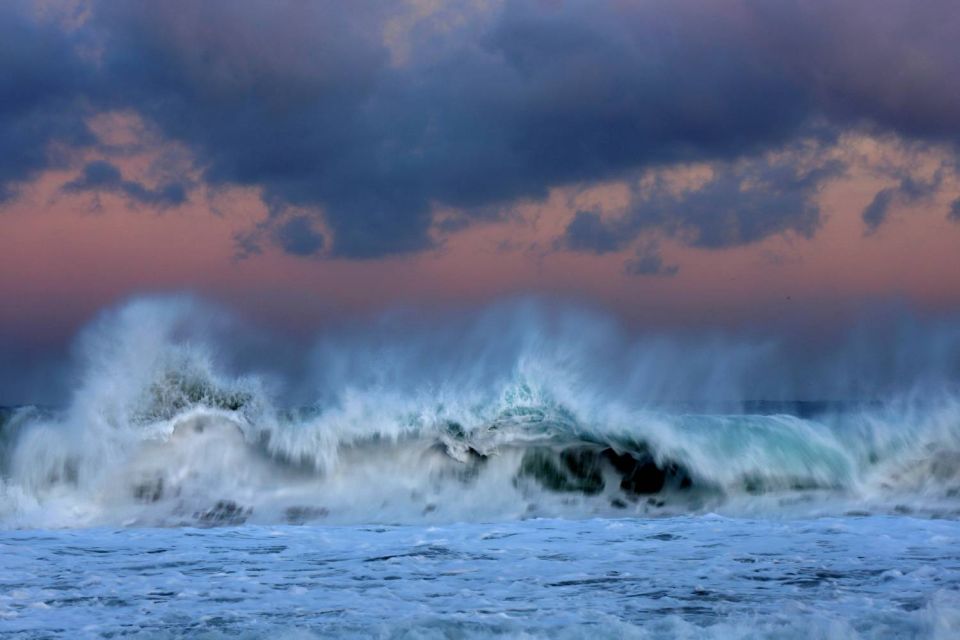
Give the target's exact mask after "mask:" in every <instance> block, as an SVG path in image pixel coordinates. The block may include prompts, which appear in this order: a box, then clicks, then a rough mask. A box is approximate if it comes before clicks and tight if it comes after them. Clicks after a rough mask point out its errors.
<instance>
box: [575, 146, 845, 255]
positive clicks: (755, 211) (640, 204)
mask: <svg viewBox="0 0 960 640" xmlns="http://www.w3.org/2000/svg"><path fill="white" fill-rule="evenodd" d="M842 170H843V166H842V165H841V164H839V163H836V162H833V161H827V162H824V163H822V164H820V165H819V166H810V167H805V166H804V165H803V163H802V162H801V161H800V160H799V159H798V158H795V157H792V156H790V155H787V156H784V157H779V158H776V159H760V160H753V161H749V162H736V163H728V164H723V165H717V166H716V167H714V168H713V173H712V175H711V176H710V177H709V178H708V179H706V180H705V181H704V182H703V183H702V184H696V185H693V186H688V187H686V188H678V187H677V186H676V185H675V184H674V183H672V182H671V181H670V180H669V179H668V178H666V177H664V176H657V177H656V178H655V179H654V180H652V181H651V182H650V183H649V184H648V183H643V182H642V183H640V184H638V185H636V186H635V187H634V194H633V197H632V199H631V203H630V206H629V208H628V210H627V211H626V212H625V213H624V214H623V215H621V216H619V217H616V218H612V219H609V220H607V221H603V220H601V218H600V217H599V216H598V215H596V214H592V213H583V212H581V213H578V214H577V215H576V216H575V217H574V219H573V220H572V221H571V222H570V223H569V224H568V225H567V228H566V229H565V231H564V234H563V237H562V238H561V242H560V244H561V246H562V247H563V248H566V249H569V250H572V251H586V252H591V253H607V252H612V251H618V250H620V249H622V248H623V247H625V246H627V245H629V244H630V243H632V242H633V241H634V240H635V239H636V238H638V237H639V236H641V235H643V234H645V233H648V232H652V231H654V230H656V231H658V232H660V233H665V234H667V235H669V236H672V237H674V238H676V239H677V240H679V241H680V242H682V243H684V244H688V245H691V246H695V247H701V248H706V249H722V248H725V247H731V246H737V245H743V244H749V243H751V242H756V241H759V240H762V239H763V238H766V237H768V236H771V235H774V234H779V233H785V232H788V231H789V232H793V233H796V234H799V235H801V236H804V237H811V236H812V235H813V234H814V232H815V231H816V230H817V228H818V227H819V225H820V209H819V207H818V206H817V204H816V200H815V197H816V195H817V194H818V193H819V191H820V189H821V187H822V186H823V185H824V183H825V182H826V181H827V180H829V179H831V178H833V177H836V176H837V175H839V174H840V173H841V171H842ZM636 262H637V261H636V260H634V261H633V263H631V264H634V266H636V264H635V263H636ZM641 263H642V264H652V263H649V262H643V261H642V260H641ZM631 268H632V267H630V266H628V269H631Z"/></svg>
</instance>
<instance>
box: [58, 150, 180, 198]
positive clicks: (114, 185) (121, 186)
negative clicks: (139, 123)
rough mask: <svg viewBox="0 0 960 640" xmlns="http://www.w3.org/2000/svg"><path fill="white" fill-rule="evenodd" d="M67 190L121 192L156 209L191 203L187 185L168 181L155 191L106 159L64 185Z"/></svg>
mask: <svg viewBox="0 0 960 640" xmlns="http://www.w3.org/2000/svg"><path fill="white" fill-rule="evenodd" d="M63 190H64V191H67V192H71V193H81V192H85V191H89V192H93V193H101V192H107V193H117V194H121V195H124V196H126V197H127V198H129V199H130V200H132V201H133V202H136V203H139V204H144V205H149V206H155V207H175V206H178V205H181V204H183V203H184V202H186V201H187V188H186V185H184V184H183V183H181V182H168V183H164V184H161V185H159V186H158V187H156V188H154V189H151V188H149V187H146V186H144V185H143V184H141V183H139V182H136V181H134V180H124V178H123V175H122V174H121V173H120V169H118V168H117V167H116V166H115V165H113V164H111V163H109V162H106V161H105V160H96V161H94V162H90V163H88V164H87V165H86V166H84V168H83V173H82V174H81V175H80V177H78V178H77V179H76V180H72V181H70V182H68V183H67V184H65V185H63Z"/></svg>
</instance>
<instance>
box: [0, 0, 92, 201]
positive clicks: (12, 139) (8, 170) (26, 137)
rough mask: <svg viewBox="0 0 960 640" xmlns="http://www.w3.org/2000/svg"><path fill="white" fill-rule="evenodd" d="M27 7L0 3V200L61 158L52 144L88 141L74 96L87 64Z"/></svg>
mask: <svg viewBox="0 0 960 640" xmlns="http://www.w3.org/2000/svg"><path fill="white" fill-rule="evenodd" d="M29 9H30V7H29V6H28V5H27V3H25V2H20V1H18V0H10V1H8V2H3V3H0V203H2V202H3V201H4V200H8V199H10V198H12V197H13V196H14V194H15V192H16V186H17V184H18V183H20V182H23V181H26V180H30V179H31V178H33V177H34V176H36V175H37V174H38V173H39V172H41V171H43V170H44V169H46V168H48V167H50V166H51V165H59V164H61V163H62V158H61V157H59V155H58V153H57V150H56V149H53V148H51V144H52V143H54V142H57V143H60V144H61V145H84V144H90V143H92V142H93V141H94V140H93V136H92V135H91V134H90V132H89V131H88V129H87V127H86V125H85V124H84V120H83V114H84V109H83V103H82V101H81V100H80V99H79V98H80V96H81V93H82V91H83V89H85V88H87V87H88V86H89V80H90V73H89V69H88V68H86V67H85V65H83V64H82V63H81V61H80V60H79V59H78V57H77V56H76V54H75V52H74V50H73V44H74V43H73V42H72V41H71V38H69V37H68V36H66V35H65V34H64V33H63V32H62V31H61V30H60V29H58V28H56V27H55V26H53V25H49V24H44V23H41V22H38V21H36V20H34V19H33V18H31V16H30V14H29Z"/></svg>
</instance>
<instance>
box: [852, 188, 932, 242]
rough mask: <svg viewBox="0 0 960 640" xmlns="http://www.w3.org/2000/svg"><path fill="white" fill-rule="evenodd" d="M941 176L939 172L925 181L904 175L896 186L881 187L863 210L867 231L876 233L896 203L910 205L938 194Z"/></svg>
mask: <svg viewBox="0 0 960 640" xmlns="http://www.w3.org/2000/svg"><path fill="white" fill-rule="evenodd" d="M940 183H941V178H940V174H939V173H938V174H937V176H936V177H934V179H933V180H931V181H928V182H924V181H921V180H916V179H914V178H912V177H911V176H903V177H902V178H901V179H900V184H898V185H897V186H895V187H887V188H885V189H881V190H880V191H878V192H877V194H876V195H875V196H874V197H873V200H871V201H870V204H868V205H867V206H866V207H865V208H864V210H863V214H862V217H863V223H864V225H866V233H867V234H868V235H869V234H872V233H874V232H875V231H876V230H877V229H878V228H879V227H880V225H882V224H883V223H884V222H885V221H886V219H887V217H888V216H889V213H890V209H891V207H893V206H894V205H898V204H899V205H910V204H914V203H917V202H919V201H921V200H923V199H925V198H930V197H932V196H933V195H935V194H936V192H937V189H939V188H940Z"/></svg>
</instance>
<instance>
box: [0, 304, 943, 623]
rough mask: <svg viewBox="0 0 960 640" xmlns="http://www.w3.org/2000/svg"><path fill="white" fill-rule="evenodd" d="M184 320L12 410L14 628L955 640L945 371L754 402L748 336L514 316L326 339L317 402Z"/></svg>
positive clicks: (312, 389) (109, 323) (141, 327)
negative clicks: (617, 335)
mask: <svg viewBox="0 0 960 640" xmlns="http://www.w3.org/2000/svg"><path fill="white" fill-rule="evenodd" d="M196 316H197V311H196V309H195V308H194V306H193V304H192V303H190V304H184V303H180V302H176V303H171V302H170V301H168V300H165V301H161V302H157V301H146V302H139V303H134V304H131V305H128V306H127V307H124V308H122V309H121V310H120V311H117V312H113V313H112V314H109V315H107V316H105V317H104V318H103V319H102V320H101V321H99V322H98V323H97V324H95V325H94V326H93V327H92V328H90V329H88V330H87V331H86V332H85V334H84V335H83V336H81V338H80V340H79V341H78V347H77V351H78V353H79V354H80V356H79V357H80V362H81V363H80V365H79V366H78V367H77V369H76V375H74V376H73V386H72V388H71V392H70V393H69V395H68V397H66V398H64V400H63V402H61V403H59V404H56V405H50V406H20V407H16V408H8V409H4V410H0V637H3V638H56V637H74V638H76V637H79V638H99V637H109V638H118V637H137V638H155V637H156V638H194V637H208V638H221V637H249V638H260V637H272V638H286V637H291V638H312V637H358V638H360V637H364V638H365V637H382V638H461V637H476V638H482V637H493V636H496V637H510V638H586V637H589V638H608V637H609V638H811V637H813V638H856V637H860V638H953V637H960V550H958V549H960V545H958V543H960V518H958V516H960V394H958V393H956V390H955V389H954V388H952V387H950V385H948V384H940V385H935V384H933V383H932V382H931V381H930V379H927V380H921V381H920V383H918V384H911V385H909V386H904V387H903V389H902V390H901V391H899V392H896V393H893V392H891V393H889V394H886V395H883V396H879V395H877V394H874V395H872V396H871V397H869V398H868V399H862V398H860V399H858V398H855V397H853V394H849V396H850V397H847V398H840V399H839V400H837V399H831V400H829V401H824V402H814V403H811V402H797V401H789V402H784V401H764V402H757V401H739V402H738V401H736V400H735V397H734V395H733V394H731V393H730V392H729V390H730V389H731V388H732V387H731V385H730V384H729V383H730V380H731V379H732V378H733V377H735V376H734V373H733V372H735V370H736V367H734V366H733V365H732V364H731V363H733V362H734V361H735V360H736V358H735V357H734V352H735V353H738V354H740V355H741V356H742V354H743V350H742V349H735V350H733V351H730V350H727V351H718V350H716V349H713V348H711V349H710V350H709V351H708V352H703V353H700V354H699V356H698V357H693V355H697V354H691V353H689V352H687V356H688V357H686V358H685V359H684V358H676V357H673V356H674V355H676V354H675V353H674V354H673V355H671V353H672V352H671V353H668V354H667V355H664V352H663V348H662V347H661V348H660V351H659V352H657V353H658V354H659V355H657V356H656V357H654V358H650V357H648V358H647V359H646V360H644V359H643V358H642V357H640V356H639V355H638V353H640V352H639V351H638V350H637V348H630V349H618V348H615V347H616V344H619V343H615V342H609V341H608V339H607V338H598V337H597V336H603V335H606V334H605V333H604V331H600V330H596V328H595V327H593V328H592V329H591V326H592V325H589V324H584V323H583V322H582V318H580V319H577V320H576V322H570V323H568V324H569V326H571V327H573V333H574V335H557V334H556V333H555V332H554V333H550V331H549V330H547V329H544V328H543V327H542V326H541V325H538V324H536V323H533V324H530V323H529V322H526V321H525V322H524V323H521V324H523V327H524V328H523V330H512V332H511V331H503V330H502V328H503V327H510V326H514V325H511V324H509V323H507V324H504V323H503V322H501V320H502V319H498V320H497V322H495V323H493V324H492V325H491V326H494V327H495V329H494V330H490V329H489V327H487V328H483V330H477V331H476V332H475V334H474V335H473V336H472V337H470V336H467V337H466V338H464V337H463V336H464V334H463V332H462V331H458V332H452V333H450V334H449V335H450V336H455V337H456V343H457V344H458V345H460V346H459V347H458V348H457V349H450V348H448V346H449V344H450V343H449V342H445V340H446V338H444V337H443V336H440V337H437V336H431V337H430V341H432V342H429V344H430V345H433V346H430V347H429V348H426V347H424V346H423V344H417V343H415V341H413V340H412V339H405V340H400V341H399V342H397V341H387V342H383V341H381V342H377V340H374V339H371V338H370V336H369V335H367V336H361V337H360V338H357V339H356V340H355V341H354V342H353V343H350V341H349V340H346V339H343V338H342V337H340V338H338V339H337V340H335V341H332V342H329V343H325V344H321V345H320V346H319V347H317V348H316V349H315V350H314V351H313V352H312V354H311V356H310V357H311V358H312V361H313V362H315V363H320V365H322V366H321V367H320V370H316V369H315V370H313V371H307V370H301V373H300V375H299V376H297V379H298V380H300V381H306V384H303V385H301V387H302V388H305V389H307V392H308V396H312V398H313V399H312V400H308V401H304V400H303V397H304V395H303V394H300V395H299V396H297V394H294V393H287V392H289V388H288V387H289V385H290V382H289V380H284V379H278V378H276V377H272V376H271V374H269V373H262V372H261V373H258V372H257V371H255V370H254V371H251V370H250V367H249V366H245V367H240V366H238V365H237V364H236V362H235V361H232V358H233V356H236V354H237V352H238V351H237V349H238V348H237V347H236V345H234V346H233V347H232V348H231V349H233V350H231V349H228V348H226V347H224V344H223V343H222V342H218V341H217V340H212V339H211V338H210V335H211V333H212V334H215V335H221V336H222V335H227V334H229V331H225V330H224V326H223V324H222V323H219V322H214V323H213V324H212V325H209V326H207V328H206V329H205V330H204V331H197V330H196V325H197V321H196ZM577 323H580V324H577ZM201 324H202V323H201ZM205 326H206V325H205ZM210 326H212V327H213V329H215V331H211V330H210ZM478 326H481V327H483V326H485V325H483V323H481V325H478ZM531 327H532V328H531ZM585 327H586V328H587V329H590V330H589V331H587V330H585ZM591 332H593V333H591ZM561 333H562V332H561ZM403 335H407V334H403ZM451 339H452V338H451ZM344 344H346V345H347V346H346V347H343V345H344ZM465 344H466V345H468V346H469V348H466V347H463V345H465ZM491 344H494V345H496V348H492V347H490V346H489V345H491ZM331 345H333V346H331ZM470 345H472V346H470ZM648 346H649V345H648ZM341 348H342V349H345V350H344V351H340V350H339V349H341ZM491 349H492V350H491ZM618 351H622V352H623V354H622V357H620V359H619V360H617V357H619V356H616V354H617V352H618ZM655 351H656V350H655ZM761 351H762V350H761ZM644 353H649V349H646V351H644ZM235 359H236V358H233V360H235ZM741 359H742V358H741ZM636 361H642V362H643V365H642V367H641V368H639V369H630V368H629V366H627V364H626V363H629V362H636ZM651 363H652V364H651ZM721 365H722V366H721ZM711 367H714V368H716V367H719V369H717V371H714V370H713V369H712V368H711ZM254 369H255V368H254ZM304 371H306V372H304ZM678 371H682V372H686V373H685V375H684V376H679V377H678V374H677V372H678ZM705 371H706V372H707V373H709V375H705V374H704V372H705ZM720 371H722V372H725V374H726V375H721V374H720V373H718V372H720ZM711 372H712V373H711ZM681 378H682V379H683V380H684V381H685V383H686V384H684V385H680V387H677V386H676V385H674V386H672V387H670V386H669V385H668V386H666V387H665V386H664V384H666V383H665V381H667V382H669V381H670V380H674V381H676V380H680V379H681ZM668 387H669V390H670V391H671V393H664V389H668ZM681 387H682V393H680V392H675V391H676V390H677V389H678V388H681ZM837 388H838V389H840V387H837ZM651 390H655V391H657V392H658V394H659V395H656V396H655V395H654V394H653V393H652V391H651ZM718 390H721V391H723V393H720V392H718ZM695 392H699V395H697V393H695ZM668 396H669V397H668ZM297 397H299V399H298V400H295V398H297ZM691 397H692V398H693V400H690V398H691ZM284 398H286V400H283V399H284Z"/></svg>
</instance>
